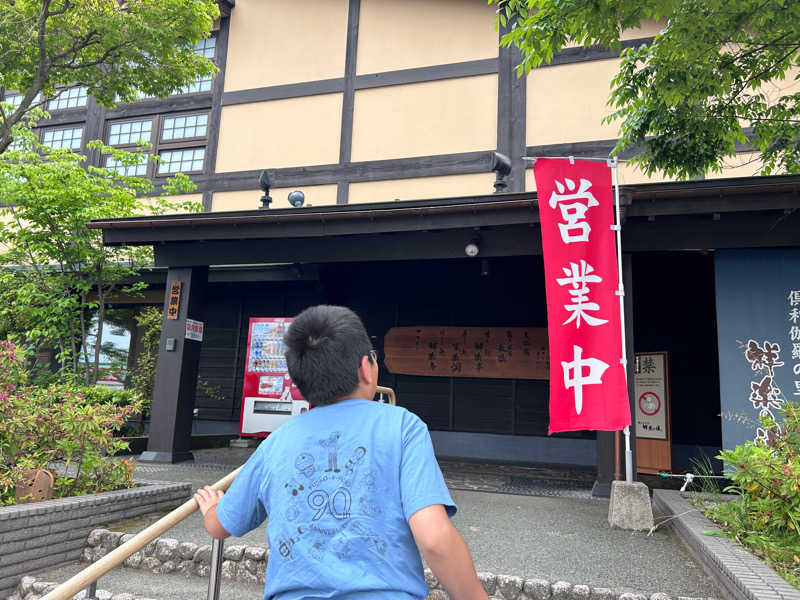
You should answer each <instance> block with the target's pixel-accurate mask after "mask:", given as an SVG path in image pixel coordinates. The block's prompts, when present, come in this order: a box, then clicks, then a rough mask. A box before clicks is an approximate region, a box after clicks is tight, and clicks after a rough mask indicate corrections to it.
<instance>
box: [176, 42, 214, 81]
mask: <svg viewBox="0 0 800 600" xmlns="http://www.w3.org/2000/svg"><path fill="white" fill-rule="evenodd" d="M194 53H195V54H196V55H197V56H203V57H205V58H208V59H209V60H214V58H215V57H216V54H217V38H216V37H215V36H213V35H212V36H211V37H207V38H205V39H203V40H200V41H199V42H197V43H196V44H195V45H194ZM213 79H214V78H213V77H211V76H210V75H209V76H208V77H201V78H200V79H198V80H197V81H195V82H193V83H190V84H189V85H187V86H186V87H183V88H181V89H180V90H179V91H178V92H177V93H178V94H197V93H198V92H210V91H211V82H212V80H213Z"/></svg>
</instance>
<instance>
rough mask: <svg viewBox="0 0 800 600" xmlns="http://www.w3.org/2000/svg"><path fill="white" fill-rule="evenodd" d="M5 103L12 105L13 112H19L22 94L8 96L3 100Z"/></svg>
mask: <svg viewBox="0 0 800 600" xmlns="http://www.w3.org/2000/svg"><path fill="white" fill-rule="evenodd" d="M37 98H38V96H37ZM3 102H4V103H6V104H10V105H11V110H17V109H18V108H19V105H20V104H22V94H6V97H5V98H3Z"/></svg>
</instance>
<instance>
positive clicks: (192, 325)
mask: <svg viewBox="0 0 800 600" xmlns="http://www.w3.org/2000/svg"><path fill="white" fill-rule="evenodd" d="M185 337H186V339H187V340H194V341H195V342H202V341H203V322H202V321H195V320H194V319H186V336H185Z"/></svg>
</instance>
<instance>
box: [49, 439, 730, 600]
mask: <svg viewBox="0 0 800 600" xmlns="http://www.w3.org/2000/svg"><path fill="white" fill-rule="evenodd" d="M250 452H252V450H250V451H248V450H246V449H226V450H219V449H217V450H201V451H198V452H196V454H195V456H196V458H195V463H194V464H187V463H183V464H179V465H156V464H149V463H148V464H139V465H138V466H137V472H136V477H137V479H155V480H161V481H186V482H190V483H191V484H192V486H193V487H200V486H201V485H204V484H207V483H213V482H214V481H217V480H218V479H220V478H222V477H223V476H224V475H225V474H226V473H227V472H228V471H229V470H231V469H232V468H234V467H235V466H238V465H239V464H241V463H242V462H243V461H244V460H245V459H246V458H247V456H249V454H250ZM442 470H443V472H444V473H445V478H446V480H447V482H448V486H449V487H450V489H451V492H452V495H453V498H454V500H455V501H456V503H457V504H458V506H459V511H458V514H457V515H456V516H455V518H454V519H453V523H454V524H455V526H456V527H457V528H458V530H459V531H460V532H461V534H462V535H463V536H464V538H465V540H466V541H467V544H468V545H469V548H470V550H471V552H472V555H473V558H474V561H475V566H476V568H477V570H478V571H490V572H493V573H498V574H508V575H518V576H521V577H537V578H543V579H549V580H550V581H558V580H562V581H569V582H571V583H573V584H587V585H591V586H596V587H608V588H629V589H632V590H635V591H639V592H644V593H648V594H652V593H655V592H665V593H667V594H670V595H671V596H673V597H674V596H691V597H709V596H711V597H716V598H721V597H722V595H721V593H720V592H719V590H718V589H717V588H716V586H715V585H714V583H713V582H712V581H711V580H710V579H709V578H708V577H707V576H706V575H705V574H704V573H703V572H702V570H701V569H700V567H699V566H698V565H697V564H695V563H694V561H693V560H692V559H691V558H690V557H689V555H688V553H687V552H686V551H685V550H684V548H683V546H682V544H681V543H680V541H679V540H678V539H677V538H676V537H675V536H674V534H672V532H671V531H670V530H668V529H665V528H660V529H658V530H657V531H655V532H654V534H653V535H646V534H644V533H632V532H629V531H621V530H612V529H611V528H610V527H609V526H608V523H607V515H608V501H607V500H602V499H595V498H591V496H590V493H589V490H590V486H591V482H592V479H593V473H591V472H589V471H577V470H576V471H572V470H569V471H567V470H564V471H561V470H557V469H555V470H554V469H544V468H526V467H515V466H500V465H480V464H474V463H456V462H447V461H443V462H442ZM498 492H499V493H498ZM160 516H161V515H160V514H159V515H150V516H148V517H147V518H141V519H137V520H135V521H130V522H126V523H117V524H114V525H112V526H111V527H109V528H110V529H114V530H116V531H125V532H129V533H135V532H138V531H141V530H142V529H143V528H144V527H146V526H147V525H149V524H150V523H151V522H153V521H154V520H156V519H157V518H159V517H160ZM265 528H266V526H265V525H262V526H261V527H259V528H258V529H256V530H254V531H251V532H250V533H248V534H247V535H245V536H244V537H243V538H241V539H240V540H239V539H237V540H236V542H234V543H244V544H247V545H265V544H266V533H265ZM164 537H171V538H176V539H179V540H181V541H190V542H194V543H197V544H207V543H210V538H209V537H208V535H207V534H206V533H205V530H204V529H203V526H202V520H201V518H200V515H199V513H195V514H194V515H192V516H190V517H189V518H188V519H186V520H185V521H183V522H182V523H180V524H178V525H177V526H176V527H175V528H173V529H172V530H171V531H170V532H168V533H167V534H166V535H165V536H164ZM82 566H85V565H82ZM82 566H81V567H82ZM74 568H78V567H77V566H76V567H74ZM48 575H49V576H50V577H52V578H51V579H50V581H55V580H58V579H56V577H58V578H60V579H64V578H65V577H64V575H65V574H64V572H63V569H61V570H59V571H58V572H57V573H55V572H53V573H44V574H42V577H44V578H46V577H47V576H48ZM142 575H143V572H142V571H138V570H133V569H125V568H119V569H116V570H115V572H114V573H113V574H109V575H106V576H105V577H104V578H103V580H102V581H101V583H100V587H101V588H103V587H104V588H106V589H111V590H112V591H123V590H121V589H120V588H119V586H123V585H127V586H128V588H127V590H125V591H133V589H138V588H136V587H135V586H136V585H143V584H144V580H145V579H146V580H147V583H148V585H151V584H153V583H154V580H156V579H157V581H158V582H159V585H161V586H162V588H161V589H163V591H164V592H167V591H168V590H171V591H170V592H169V595H167V594H165V593H160V594H156V592H155V591H154V592H152V595H153V597H155V598H182V597H184V596H183V595H182V594H183V593H184V592H185V593H186V594H189V593H190V589H189V587H187V585H186V581H185V578H184V577H182V576H179V575H178V576H176V575H172V576H169V577H166V576H157V577H156V576H147V577H142ZM173 579H175V582H174V583H170V582H172V580H173ZM194 579H196V580H200V578H196V577H195V578H194ZM181 580H184V583H183V585H180V583H179V582H180V581H181ZM126 582H130V584H127V583H126ZM200 582H202V580H200ZM204 585H205V583H204V582H202V583H198V582H197V581H195V582H192V587H191V590H192V591H191V593H194V594H197V593H202V590H203V586H204ZM226 586H228V588H229V590H230V592H229V593H231V592H232V591H233V589H234V588H233V587H232V586H231V584H229V582H225V583H224V584H223V588H225V587H226ZM195 588H197V589H195ZM236 589H237V590H238V591H239V597H243V595H242V594H244V592H245V591H246V590H249V589H250V588H249V587H248V586H243V587H241V588H240V586H236ZM173 592H174V594H173ZM148 594H150V592H148ZM175 594H177V595H175ZM225 595H227V594H223V598H224V597H225ZM248 595H249V594H248ZM186 597H187V598H188V597H192V596H191V595H187V596H186ZM194 597H197V596H196V595H195V596H194ZM231 597H233V596H231ZM254 597H257V596H254Z"/></svg>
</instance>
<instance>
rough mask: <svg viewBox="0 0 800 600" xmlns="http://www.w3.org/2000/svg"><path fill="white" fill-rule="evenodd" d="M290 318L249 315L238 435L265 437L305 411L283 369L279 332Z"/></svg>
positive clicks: (304, 406) (281, 339)
mask: <svg viewBox="0 0 800 600" xmlns="http://www.w3.org/2000/svg"><path fill="white" fill-rule="evenodd" d="M291 322H292V319H288V318H275V317H253V318H251V319H250V329H249V334H248V336H247V355H246V356H247V359H246V362H245V370H244V384H243V386H242V412H241V418H240V421H239V435H241V436H250V437H266V436H268V435H269V434H270V433H271V432H273V431H275V430H276V429H277V428H278V427H280V426H281V425H282V424H283V423H284V422H286V420H288V419H290V418H291V417H292V416H294V415H298V414H300V413H303V412H305V411H307V410H308V402H306V401H305V400H304V399H303V396H302V395H301V394H300V391H299V390H298V389H297V386H296V385H294V384H293V383H292V379H291V377H289V373H288V371H287V368H286V358H285V356H284V344H283V334H284V333H285V332H286V329H287V328H288V327H289V323H291Z"/></svg>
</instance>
